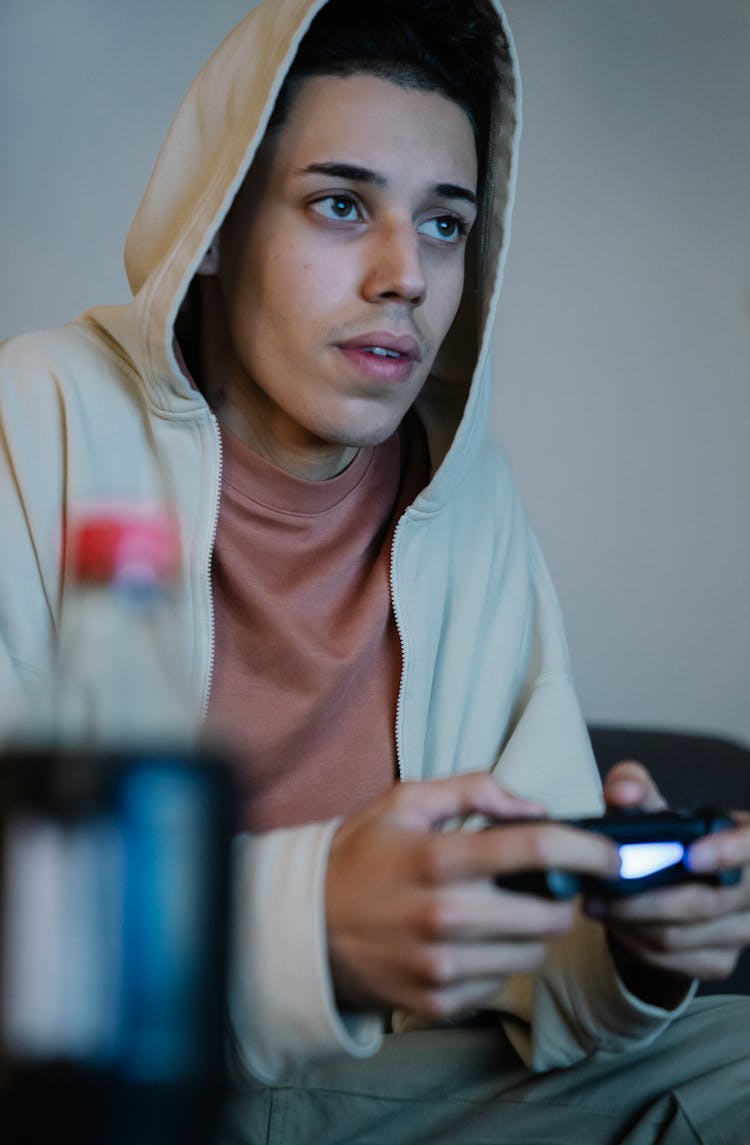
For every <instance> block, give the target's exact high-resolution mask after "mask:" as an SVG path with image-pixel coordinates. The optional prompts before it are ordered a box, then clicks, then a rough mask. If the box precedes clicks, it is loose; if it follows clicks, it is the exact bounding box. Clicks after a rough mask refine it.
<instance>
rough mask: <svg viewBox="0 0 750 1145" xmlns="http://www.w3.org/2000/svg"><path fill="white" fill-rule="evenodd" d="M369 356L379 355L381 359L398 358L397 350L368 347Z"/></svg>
mask: <svg viewBox="0 0 750 1145" xmlns="http://www.w3.org/2000/svg"><path fill="white" fill-rule="evenodd" d="M368 349H369V351H370V353H371V354H379V355H380V357H381V358H400V357H401V355H400V354H399V352H398V350H386V349H385V347H384V346H369V347H368Z"/></svg>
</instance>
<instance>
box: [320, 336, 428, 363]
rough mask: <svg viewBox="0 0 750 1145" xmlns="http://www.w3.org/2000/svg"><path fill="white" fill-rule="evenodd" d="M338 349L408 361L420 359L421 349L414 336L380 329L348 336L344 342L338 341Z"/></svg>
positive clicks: (419, 360) (412, 361) (413, 361)
mask: <svg viewBox="0 0 750 1145" xmlns="http://www.w3.org/2000/svg"><path fill="white" fill-rule="evenodd" d="M339 349H340V350H343V351H350V350H351V351H356V352H358V353H361V354H371V355H372V356H373V357H374V358H382V359H389V360H391V361H402V362H403V361H406V362H409V363H415V362H421V361H422V350H421V348H420V345H419V343H418V342H417V340H416V338H412V337H411V336H410V335H408V334H407V335H400V336H399V335H395V334H390V333H388V332H387V331H382V330H377V331H373V332H372V333H368V334H361V335H359V336H358V337H356V338H350V339H349V340H348V341H346V342H341V343H339Z"/></svg>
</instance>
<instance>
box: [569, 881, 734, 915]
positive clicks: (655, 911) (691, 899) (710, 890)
mask: <svg viewBox="0 0 750 1145" xmlns="http://www.w3.org/2000/svg"><path fill="white" fill-rule="evenodd" d="M744 905H745V894H744V890H743V891H742V893H740V891H739V888H738V887H711V886H708V885H707V884H705V883H697V882H696V883H689V884H685V885H683V886H681V887H671V888H663V889H661V890H654V891H644V892H643V893H642V894H637V895H632V897H629V898H622V899H609V900H604V899H596V898H593V899H590V900H587V901H586V902H585V904H584V910H585V911H586V913H587V914H588V915H589V917H591V918H595V919H598V920H601V921H605V922H608V923H609V922H626V923H630V924H635V923H637V924H674V925H675V926H692V925H694V924H695V923H700V922H706V921H708V920H710V919H714V918H719V917H721V916H722V915H726V914H731V913H736V912H738V911H740V910H741V909H742V907H743V906H744Z"/></svg>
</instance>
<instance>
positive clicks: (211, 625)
mask: <svg viewBox="0 0 750 1145" xmlns="http://www.w3.org/2000/svg"><path fill="white" fill-rule="evenodd" d="M210 416H211V422H212V425H213V430H214V434H215V436H216V448H217V462H218V465H217V469H218V474H217V482H216V498H215V500H214V512H213V518H212V522H211V539H210V543H209V547H208V559H207V561H206V568H205V574H204V575H205V582H204V583H205V586H206V600H207V601H208V675H207V677H206V689H205V692H204V695H203V719H204V720H205V719H206V717H207V716H208V703H209V699H210V697H211V687H212V684H213V677H214V661H215V655H216V611H215V609H214V594H213V587H212V585H211V564H212V562H213V553H214V545H215V543H216V531H217V529H218V527H219V508H220V506H221V480H222V474H223V470H224V448H223V445H222V441H221V430H220V429H219V422H218V419H217V418H216V415H215V414H213V413H212V414H211V415H210Z"/></svg>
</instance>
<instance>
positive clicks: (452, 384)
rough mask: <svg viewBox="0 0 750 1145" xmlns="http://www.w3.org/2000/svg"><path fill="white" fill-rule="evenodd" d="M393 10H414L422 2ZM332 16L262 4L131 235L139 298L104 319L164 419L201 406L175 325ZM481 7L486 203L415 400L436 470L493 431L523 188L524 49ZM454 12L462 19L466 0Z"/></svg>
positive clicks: (188, 107)
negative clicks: (310, 40)
mask: <svg viewBox="0 0 750 1145" xmlns="http://www.w3.org/2000/svg"><path fill="white" fill-rule="evenodd" d="M384 2H388V3H393V4H394V5H395V6H396V7H398V8H399V10H401V11H405V12H406V13H408V12H409V9H410V8H411V7H413V6H415V4H416V3H418V2H419V0H384ZM424 2H425V0H422V4H423V5H424ZM428 3H429V0H428ZM324 7H325V0H265V2H264V3H261V4H260V5H258V7H256V8H254V9H253V10H252V11H251V12H250V13H249V14H248V16H246V17H245V19H244V20H242V22H241V23H240V24H238V25H237V27H236V28H235V29H234V30H233V31H232V32H230V34H229V35H228V36H227V38H226V39H225V40H224V42H223V43H222V44H221V45H220V46H219V47H218V48H217V50H216V51H215V52H214V54H213V55H212V57H211V58H210V59H209V61H208V62H207V64H206V65H205V66H204V68H203V69H202V70H201V72H200V73H199V74H198V76H197V77H196V79H195V80H194V82H193V84H192V85H191V87H190V89H189V90H188V92H187V94H186V96H185V98H184V100H183V102H182V104H181V106H180V108H179V110H178V112H177V115H176V117H175V119H174V121H173V123H172V126H171V127H170V129H169V132H168V134H167V137H166V139H165V141H164V144H163V146H162V148H161V151H160V153H159V156H158V158H157V161H156V164H155V167H154V170H153V173H152V176H151V179H150V181H149V184H148V187H147V189H146V192H145V195H144V197H143V200H142V202H141V204H140V206H139V208H138V211H137V214H136V216H135V219H134V222H133V224H132V227H131V229H130V232H129V235H128V238H127V242H126V247H125V264H126V270H127V274H128V279H129V282H130V285H131V288H132V290H133V293H134V299H133V301H132V302H131V303H129V304H128V305H127V306H125V307H122V308H111V310H109V309H102V310H99V311H97V312H95V315H94V317H95V319H96V320H97V321H98V322H99V323H100V324H101V325H103V326H104V327H105V328H107V329H108V330H109V332H110V333H111V334H112V335H113V336H114V337H115V338H116V339H117V341H118V342H120V344H121V345H122V346H123V348H124V349H125V351H126V352H127V354H128V355H129V357H130V358H131V359H132V360H133V362H134V364H135V367H136V369H137V370H138V372H139V373H140V374H141V376H142V377H143V378H144V381H145V384H146V386H147V387H148V389H149V392H150V395H151V398H152V400H153V401H155V403H156V404H157V405H158V406H160V407H161V408H164V409H166V410H179V409H185V410H186V409H187V406H186V403H193V402H195V401H196V400H199V396H198V395H197V394H196V393H195V391H194V390H193V389H191V387H190V386H189V384H188V383H187V381H186V379H185V378H184V376H183V374H182V373H181V371H180V367H179V365H178V363H177V359H176V356H175V352H174V341H175V339H174V328H175V322H176V320H177V318H178V314H179V312H180V310H181V308H182V307H183V306H184V304H185V300H186V296H187V295H188V291H189V288H190V284H191V282H192V280H193V277H194V275H195V273H196V270H197V268H198V266H199V264H200V262H201V259H202V257H203V255H204V254H205V252H206V251H207V250H208V248H209V246H210V244H211V240H212V238H213V236H214V235H215V233H216V232H217V230H218V229H219V228H220V226H221V224H222V221H223V219H224V218H225V216H226V214H227V212H228V210H229V208H230V206H231V204H232V201H233V199H234V197H235V195H236V194H237V191H238V190H239V188H240V186H241V184H242V182H243V180H244V178H245V176H246V174H247V172H248V170H249V168H250V166H251V164H252V161H253V158H254V156H255V153H256V151H257V149H258V147H259V145H260V143H261V141H262V139H263V136H264V134H265V131H266V127H267V125H268V122H269V119H270V118H271V115H272V112H273V109H274V104H275V101H276V97H277V95H278V93H279V90H280V88H281V86H282V84H283V82H284V78H285V76H286V74H287V71H288V69H289V67H290V65H291V63H292V61H293V60H294V57H295V54H296V52H297V49H298V47H299V45H300V42H301V40H302V39H303V37H304V35H305V33H306V31H307V29H308V27H309V25H310V23H311V22H312V20H313V19H314V17H315V16H316V14H317V13H318V12H319V11H320V10H321V9H322V8H324ZM477 8H478V9H479V10H480V12H481V14H482V17H483V18H484V19H486V20H487V24H488V31H489V33H490V34H491V35H492V36H493V37H494V39H495V42H496V44H497V69H498V81H499V82H498V89H497V90H498V98H497V101H496V105H495V106H494V107H492V108H489V109H488V120H489V123H490V128H489V139H490V142H489V148H488V155H487V157H486V164H485V175H484V180H483V185H482V186H480V195H482V196H483V199H484V202H483V207H482V209H481V211H480V217H479V219H478V221H477V224H476V226H475V228H474V231H473V232H472V235H471V237H470V241H469V247H468V249H467V273H466V281H465V285H464V293H463V298H462V302H461V306H460V309H459V313H458V315H457V317H456V319H455V321H454V323H453V326H452V328H451V330H450V332H449V334H448V336H447V338H446V340H445V342H444V344H443V348H442V350H441V352H440V354H439V356H438V359H437V361H436V363H435V366H434V369H433V373H432V375H431V376H430V379H429V380H428V382H427V384H426V385H425V387H424V390H423V392H422V394H421V395H420V398H419V399H418V402H417V406H418V409H419V411H420V414H421V416H422V420H423V421H424V423H425V426H426V428H427V431H428V437H429V439H430V450H431V455H432V459H433V466H434V467H436V466H437V465H438V464H439V462H440V461H441V460H442V458H443V456H444V455H445V453H446V452H447V450H448V449H449V448H450V446H451V444H452V443H453V442H454V439H456V434H457V430H458V427H459V424H462V428H461V433H460V437H461V438H462V439H464V438H465V439H466V440H470V439H475V438H476V436H477V435H476V432H472V433H469V429H470V427H471V426H474V428H475V430H476V429H477V428H478V427H479V426H481V427H482V430H483V429H484V427H485V426H486V423H487V418H488V415H487V409H488V402H489V388H490V380H489V377H488V376H486V375H488V370H486V369H480V368H479V367H481V366H482V364H483V363H484V362H485V360H486V358H487V352H488V348H489V346H488V339H489V332H490V328H491V325H492V318H493V314H494V309H495V305H496V300H497V295H498V292H499V286H500V280H501V274H502V265H503V261H504V254H505V248H506V243H507V238H508V231H509V221H510V210H511V206H512V198H513V187H514V180H515V167H516V154H517V141H518V130H519V121H520V90H519V79H518V72H517V67H516V62H515V52H514V48H513V44H512V39H511V36H510V32H509V29H508V27H507V23H506V21H505V17H504V14H503V12H502V10H501V8H500V6H499V4H497V3H495V2H493V0H477ZM454 10H455V11H456V12H457V13H459V14H460V13H462V12H463V11H465V5H464V3H463V2H462V0H456V3H455V4H454ZM460 19H461V15H458V16H457V20H459V21H460ZM481 167H482V163H481V159H480V170H481ZM201 400H202V399H201ZM478 415H479V422H477V416H478ZM464 427H466V432H465V433H464ZM480 436H481V434H480ZM455 444H456V446H457V447H458V444H459V443H458V440H456V442H455Z"/></svg>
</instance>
